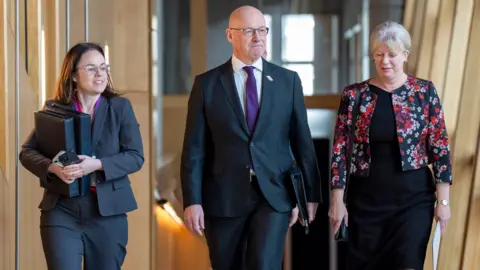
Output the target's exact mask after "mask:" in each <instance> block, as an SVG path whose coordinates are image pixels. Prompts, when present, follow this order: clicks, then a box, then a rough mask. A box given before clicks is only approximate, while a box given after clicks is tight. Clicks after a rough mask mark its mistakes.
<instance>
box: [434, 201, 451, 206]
mask: <svg viewBox="0 0 480 270" xmlns="http://www.w3.org/2000/svg"><path fill="white" fill-rule="evenodd" d="M437 204H441V205H444V206H447V205H448V200H437Z"/></svg>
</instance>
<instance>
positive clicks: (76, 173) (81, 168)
mask: <svg viewBox="0 0 480 270" xmlns="http://www.w3.org/2000/svg"><path fill="white" fill-rule="evenodd" d="M78 157H79V158H80V159H81V160H82V162H80V163H78V164H72V165H68V166H65V167H64V168H63V172H64V173H65V174H67V175H68V176H69V177H74V179H77V178H80V177H82V176H84V175H87V174H91V173H92V172H94V171H97V170H100V169H101V168H102V162H101V161H100V160H98V159H95V158H92V157H89V156H83V155H79V156H78Z"/></svg>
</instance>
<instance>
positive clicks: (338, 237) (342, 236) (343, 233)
mask: <svg viewBox="0 0 480 270" xmlns="http://www.w3.org/2000/svg"><path fill="white" fill-rule="evenodd" d="M360 95H361V93H360V91H358V90H356V95H355V103H354V106H353V108H352V127H351V129H350V131H349V132H350V133H349V136H350V138H349V140H348V145H347V149H346V151H345V152H346V158H347V160H346V169H347V170H346V174H345V191H344V193H343V202H344V203H345V206H346V205H347V190H348V184H349V182H350V168H351V165H352V152H353V140H354V138H355V125H356V123H357V115H358V111H359V110H360V106H359V105H360V104H359V103H360ZM334 239H335V241H337V242H346V241H348V227H347V225H346V224H345V219H343V220H342V223H341V224H340V228H339V229H338V231H337V233H336V234H335V236H334Z"/></svg>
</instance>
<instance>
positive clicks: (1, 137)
mask: <svg viewBox="0 0 480 270" xmlns="http://www.w3.org/2000/svg"><path fill="white" fill-rule="evenodd" d="M3 3H4V1H0V22H2V24H1V25H0V89H7V82H6V77H5V64H6V62H5V55H6V54H5V50H6V46H5V38H4V33H5V29H6V24H5V23H4V22H5V21H6V18H5V17H4V15H3V11H4V5H3ZM5 92H6V91H0V149H5V147H6V140H7V137H6V131H7V127H6V122H5V121H6V111H5V106H6V104H5ZM6 165H7V161H6V152H5V151H3V150H0V168H1V169H2V172H3V170H4V168H5V166H6ZM2 181H5V179H2Z"/></svg>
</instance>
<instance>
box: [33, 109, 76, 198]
mask: <svg viewBox="0 0 480 270" xmlns="http://www.w3.org/2000/svg"><path fill="white" fill-rule="evenodd" d="M35 133H36V139H37V145H38V150H39V152H40V153H42V154H43V155H44V156H45V157H47V158H49V159H53V158H54V157H55V156H56V155H57V154H58V153H59V152H60V151H66V152H70V151H71V152H76V143H75V126H74V119H73V117H71V116H65V115H61V114H58V113H55V112H51V111H38V112H35ZM48 180H49V181H48V186H47V187H46V188H47V189H48V190H50V191H53V192H57V193H59V194H61V195H63V196H66V197H74V196H77V195H79V194H80V185H79V182H78V181H77V180H75V181H74V182H73V183H71V184H66V183H65V182H63V181H62V180H61V179H59V178H58V177H56V176H55V175H51V176H50V175H49V179H48Z"/></svg>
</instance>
